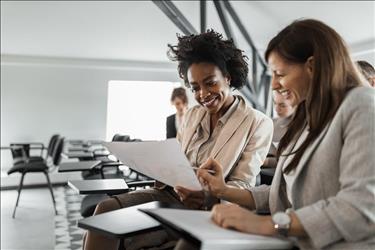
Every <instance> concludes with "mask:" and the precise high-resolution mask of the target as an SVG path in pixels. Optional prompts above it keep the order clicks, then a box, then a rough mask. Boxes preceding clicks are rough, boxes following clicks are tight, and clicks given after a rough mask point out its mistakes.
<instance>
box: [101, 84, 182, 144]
mask: <svg viewBox="0 0 375 250" xmlns="http://www.w3.org/2000/svg"><path fill="white" fill-rule="evenodd" d="M180 86H181V83H178V82H154V81H152V82H151V81H148V82H144V81H109V82H108V104H107V136H106V137H107V140H108V141H110V140H112V137H113V135H114V134H124V135H129V136H130V137H131V138H132V139H134V138H137V139H141V140H164V139H166V127H165V126H166V118H167V116H169V115H171V114H173V113H175V112H176V111H175V108H174V107H173V106H172V105H171V103H170V97H171V94H172V90H173V88H176V87H180Z"/></svg>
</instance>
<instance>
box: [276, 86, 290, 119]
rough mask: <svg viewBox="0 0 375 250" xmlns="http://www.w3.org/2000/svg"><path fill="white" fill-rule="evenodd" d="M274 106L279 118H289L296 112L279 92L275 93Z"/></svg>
mask: <svg viewBox="0 0 375 250" xmlns="http://www.w3.org/2000/svg"><path fill="white" fill-rule="evenodd" d="M273 104H274V106H275V111H276V113H277V115H278V117H288V116H290V115H291V114H292V113H293V112H294V108H293V106H292V105H290V103H289V101H287V100H286V99H285V98H284V96H283V95H281V94H280V93H279V92H278V91H274V93H273Z"/></svg>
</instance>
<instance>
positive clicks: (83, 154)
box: [62, 151, 94, 159]
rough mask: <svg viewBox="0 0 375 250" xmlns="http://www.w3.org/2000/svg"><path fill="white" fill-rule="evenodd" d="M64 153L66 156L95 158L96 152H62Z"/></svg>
mask: <svg viewBox="0 0 375 250" xmlns="http://www.w3.org/2000/svg"><path fill="white" fill-rule="evenodd" d="M62 155H63V156H64V157H66V158H69V159H71V158H93V157H94V154H93V153H92V152H83V151H79V152H68V153H62Z"/></svg>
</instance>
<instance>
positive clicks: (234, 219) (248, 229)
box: [211, 204, 274, 235]
mask: <svg viewBox="0 0 375 250" xmlns="http://www.w3.org/2000/svg"><path fill="white" fill-rule="evenodd" d="M211 218H212V220H213V221H214V222H215V223H216V224H217V225H219V226H221V227H224V228H233V229H236V230H238V231H241V232H245V233H251V234H261V235H273V234H274V229H273V223H272V219H271V216H260V215H256V214H254V213H253V212H251V211H250V210H247V209H245V208H242V207H240V206H238V205H235V204H218V205H215V206H214V207H213V209H212V213H211Z"/></svg>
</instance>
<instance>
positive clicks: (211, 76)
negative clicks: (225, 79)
mask: <svg viewBox="0 0 375 250" xmlns="http://www.w3.org/2000/svg"><path fill="white" fill-rule="evenodd" d="M213 77H215V75H209V76H206V77H205V78H204V79H203V82H207V81H208V80H210V79H211V78H213ZM190 84H198V83H197V82H190Z"/></svg>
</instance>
